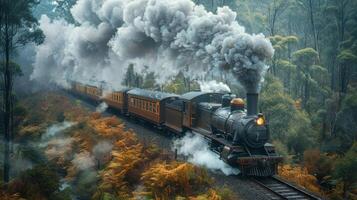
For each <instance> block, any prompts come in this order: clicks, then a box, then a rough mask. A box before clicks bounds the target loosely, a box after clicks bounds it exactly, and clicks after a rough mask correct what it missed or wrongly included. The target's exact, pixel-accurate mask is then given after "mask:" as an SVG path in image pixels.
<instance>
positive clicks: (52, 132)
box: [41, 121, 75, 141]
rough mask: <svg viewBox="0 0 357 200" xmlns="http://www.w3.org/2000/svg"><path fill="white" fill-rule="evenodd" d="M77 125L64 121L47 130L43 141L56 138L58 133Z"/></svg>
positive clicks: (42, 137) (42, 138)
mask: <svg viewBox="0 0 357 200" xmlns="http://www.w3.org/2000/svg"><path fill="white" fill-rule="evenodd" d="M74 124H75V123H74V122H68V121H63V122H61V123H58V124H53V125H51V126H50V127H48V128H47V130H46V132H45V133H44V134H43V135H42V136H41V140H43V141H44V140H48V139H50V138H52V137H54V136H56V135H57V134H58V133H61V132H62V131H64V130H65V129H67V128H69V127H71V126H73V125H74Z"/></svg>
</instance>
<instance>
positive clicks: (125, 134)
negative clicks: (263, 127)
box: [0, 0, 357, 199]
mask: <svg viewBox="0 0 357 200" xmlns="http://www.w3.org/2000/svg"><path fill="white" fill-rule="evenodd" d="M356 38H357V0H289V1H285V0H169V1H168V0H40V1H37V0H21V1H20V0H19V1H11V0H0V47H1V48H0V56H1V57H0V74H1V78H0V84H1V93H0V96H1V100H0V103H1V105H2V106H1V116H0V121H1V131H0V133H1V135H2V137H1V138H2V141H3V142H2V143H1V146H0V172H1V175H0V178H1V181H0V195H3V196H6V198H8V199H18V198H20V197H21V198H25V199H119V198H120V197H124V199H128V198H136V197H137V196H135V195H137V193H141V192H148V193H150V195H151V196H150V195H148V196H146V197H148V198H153V199H165V198H168V199H170V198H179V197H181V196H183V197H185V198H186V199H196V198H197V199H198V198H200V197H203V199H204V198H206V199H214V198H213V197H215V195H217V196H219V199H236V198H237V196H238V197H240V198H241V199H245V198H244V197H243V196H240V195H242V194H241V193H239V192H238V194H235V193H234V191H233V192H232V194H231V190H232V189H231V188H229V187H228V188H217V187H216V186H215V185H214V184H213V183H211V182H210V181H209V180H208V178H207V177H208V175H207V177H206V175H204V172H203V171H204V170H208V171H209V173H211V172H214V173H221V175H222V176H226V177H228V176H233V175H236V174H238V171H237V170H236V169H233V168H231V167H230V166H228V165H226V164H225V163H224V162H222V160H221V159H220V157H219V156H217V157H215V154H214V153H213V151H209V150H210V147H209V145H211V144H210V143H207V144H206V143H205V140H204V139H203V138H201V137H198V138H196V137H195V136H194V135H191V133H187V134H186V136H185V137H183V138H180V139H173V140H172V145H173V148H172V149H169V150H168V151H171V150H173V151H175V150H176V153H178V154H179V156H184V157H186V158H187V159H186V160H185V161H183V162H182V163H179V162H178V163H175V161H173V160H172V159H171V158H170V159H167V158H166V157H165V156H166V155H165V151H164V150H162V152H161V150H160V151H159V150H157V149H160V147H156V146H155V147H152V146H150V145H147V144H142V143H141V142H139V139H138V138H137V136H136V134H135V133H134V132H135V131H133V133H132V132H131V131H132V130H130V131H129V130H127V129H126V128H125V127H126V124H125V122H123V121H121V120H119V121H117V119H116V120H114V118H110V117H108V116H107V115H108V114H107V111H108V110H111V108H110V105H108V104H106V103H105V102H102V103H100V104H98V105H95V106H94V108H93V110H92V111H88V110H86V108H85V107H86V104H84V103H81V102H80V100H74V99H73V98H74V97H69V96H66V95H67V94H65V92H64V91H65V90H69V89H72V88H71V87H73V83H74V81H76V82H79V83H81V84H87V85H90V86H95V87H98V88H100V89H103V94H101V97H100V98H101V99H104V98H105V97H106V95H108V94H111V92H114V91H119V90H121V89H125V88H142V89H147V90H150V91H158V92H166V93H170V94H177V95H182V94H184V93H187V92H190V91H202V92H221V93H233V94H235V95H236V96H237V97H239V98H242V99H243V102H244V103H247V99H248V98H247V93H248V94H255V93H258V94H259V104H258V112H259V113H263V114H264V119H265V120H266V121H267V124H268V125H269V134H270V138H269V143H271V144H272V145H273V146H274V147H275V149H276V151H277V153H278V154H279V155H281V156H282V157H283V158H284V160H283V162H282V163H281V164H280V166H279V169H278V171H279V175H280V176H281V177H283V178H286V179H287V180H289V181H291V182H293V183H295V184H297V185H299V186H302V187H304V188H305V189H307V190H309V191H313V192H314V193H316V194H319V195H321V196H323V197H325V198H328V199H357V167H356V166H357V41H356ZM71 98H72V99H71ZM55 105H58V106H57V107H56V106H55ZM69 108H71V110H68V109H69ZM36 109H38V110H39V111H38V112H37V110H36ZM210 109H211V108H210ZM98 113H99V115H100V114H102V116H101V117H99V116H98ZM107 117H108V118H107ZM111 124H112V125H113V127H114V128H113V129H115V130H112V131H113V132H115V133H116V134H117V135H115V134H113V132H111V131H110V130H111V129H110V126H111ZM57 129H58V131H56V130H57ZM188 132H189V131H188ZM138 135H139V133H138ZM139 138H140V137H139ZM118 141H122V142H121V143H120V142H118ZM190 142H191V143H190ZM124 143H125V144H124ZM144 143H145V142H144ZM69 144H70V145H69ZM192 144H195V145H192ZM60 149H61V151H60ZM134 149H135V150H134ZM137 149H140V151H139V150H137ZM129 150H132V151H129ZM177 150H178V152H177ZM57 151H59V152H57ZM123 152H124V153H125V154H127V155H130V156H131V158H132V159H131V158H130V159H131V160H130V159H129V158H128V157H125V156H124V155H123ZM103 155H104V156H103ZM108 155H110V156H108ZM106 156H108V157H110V158H108V159H107V157H106ZM100 157H105V158H103V160H101V158H100ZM106 159H107V160H106ZM166 159H167V160H166ZM123 160H126V161H128V162H127V163H121V162H122V161H123ZM129 160H130V161H129ZM144 160H145V161H144ZM146 161H147V162H146ZM128 163H130V164H131V165H130V167H129V164H128ZM148 163H149V164H148ZM125 164H126V165H125ZM119 165H120V166H122V168H120V167H118V166H119ZM124 165H125V167H123V166H124ZM138 166H142V168H140V167H138ZM126 167H127V168H126ZM119 168H120V170H121V171H120V170H119ZM124 168H125V169H124ZM139 168H140V169H139ZM134 169H136V170H134ZM163 169H165V170H168V171H170V170H172V171H170V173H172V174H174V172H177V173H182V174H185V173H186V172H187V173H188V172H197V174H199V175H197V177H192V180H191V179H190V181H191V183H193V182H194V183H197V185H200V188H195V187H194V186H192V185H190V183H187V184H186V182H185V184H186V185H185V184H183V183H182V182H180V181H182V180H181V179H177V178H176V176H178V177H180V175H181V176H183V175H182V174H175V175H172V177H171V178H172V180H171V179H168V180H167V182H166V184H169V183H171V182H170V181H173V180H176V181H178V182H179V183H177V184H178V185H181V186H182V185H184V186H182V188H179V189H177V190H176V189H173V190H172V191H173V192H172V193H164V192H163V193H162V194H161V193H158V191H164V189H162V188H160V189H158V188H159V186H158V185H160V184H163V183H162V182H160V183H159V182H157V183H156V182H155V183H154V182H150V181H152V180H154V179H153V177H155V178H157V179H161V180H162V181H163V178H162V177H156V176H154V175H155V174H158V176H160V175H162V174H164V172H163V171H164V170H163ZM179 169H181V170H183V171H180V170H179ZM140 170H141V171H140ZM175 170H176V171H175ZM201 170H202V171H201ZM124 171H125V173H124ZM165 172H166V171H165ZM201 172H202V173H201ZM161 173H162V174H161ZM108 174H112V175H113V174H114V175H113V176H115V177H116V178H117V179H115V180H112V179H110V176H109V175H108ZM201 175H202V177H201ZM108 176H109V177H108ZM162 176H164V175H162ZM174 176H175V177H174ZM34 177H42V179H43V180H46V181H47V180H50V179H52V180H53V181H49V182H48V183H47V182H46V184H48V185H50V186H48V187H49V188H50V189H48V190H45V189H44V188H42V187H44V186H43V185H41V184H42V183H40V182H41V181H37V179H34V180H35V181H33V182H31V181H30V180H31V179H32V178H34ZM85 177H88V179H85ZM118 177H119V178H118ZM205 178H207V180H206V179H205ZM39 179H40V178H39ZM165 180H166V179H165ZM199 180H202V182H200V183H199ZM190 181H188V182H190ZM180 183H182V184H180ZM150 184H152V185H153V186H152V187H149V186H148V185H150ZM156 184H157V185H156ZM30 185H35V186H33V187H32V186H30ZM89 185H90V186H89ZM109 185H110V188H111V189H108V188H109ZM203 185H205V186H203ZM156 186H157V187H158V188H156ZM201 186H202V187H201ZM86 187H87V188H88V191H89V192H88V193H86V192H85V191H86ZM21 188H22V189H21ZM64 188H68V190H66V189H64ZM226 189H227V190H226ZM191 190H192V191H195V192H198V191H200V192H201V191H207V192H206V193H194V192H193V193H192V191H191ZM228 190H229V192H227V191H228ZM233 190H234V189H233ZM165 191H166V190H165ZM188 191H190V192H188ZM34 193H37V194H38V196H36V195H34ZM228 193H229V194H228ZM124 194H125V195H124ZM158 194H160V195H162V196H161V197H162V198H161V197H158V196H157V197H154V196H155V195H158ZM225 195H227V196H225ZM235 195H236V196H235ZM144 196H145V195H144Z"/></svg>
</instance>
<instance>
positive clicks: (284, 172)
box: [279, 165, 321, 194]
mask: <svg viewBox="0 0 357 200" xmlns="http://www.w3.org/2000/svg"><path fill="white" fill-rule="evenodd" d="M279 175H280V176H281V177H282V178H284V179H286V180H289V181H291V182H293V183H295V184H297V185H299V186H301V187H303V188H306V189H308V190H310V191H313V192H315V193H318V194H321V189H320V186H319V185H318V183H317V179H316V177H315V176H313V175H311V174H309V172H308V170H307V168H305V167H298V166H296V167H295V166H291V165H283V166H279Z"/></svg>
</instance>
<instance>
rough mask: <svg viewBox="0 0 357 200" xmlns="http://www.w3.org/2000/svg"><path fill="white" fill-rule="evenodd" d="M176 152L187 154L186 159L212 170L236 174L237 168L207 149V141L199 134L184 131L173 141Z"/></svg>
mask: <svg viewBox="0 0 357 200" xmlns="http://www.w3.org/2000/svg"><path fill="white" fill-rule="evenodd" d="M174 148H175V149H177V153H178V154H181V155H184V156H188V161H189V162H191V163H194V164H197V165H200V166H204V167H207V168H208V169H210V170H213V171H217V170H219V171H222V172H223V173H224V174H225V175H231V174H238V173H239V170H238V169H235V168H232V167H230V166H229V165H227V164H226V163H224V162H223V161H222V160H220V159H219V157H218V155H216V154H214V153H213V152H212V151H210V150H209V146H208V144H207V141H206V140H205V139H204V138H202V137H201V136H199V135H197V134H196V135H195V134H192V133H189V132H188V133H186V135H185V136H184V137H183V138H181V139H178V140H175V141H174Z"/></svg>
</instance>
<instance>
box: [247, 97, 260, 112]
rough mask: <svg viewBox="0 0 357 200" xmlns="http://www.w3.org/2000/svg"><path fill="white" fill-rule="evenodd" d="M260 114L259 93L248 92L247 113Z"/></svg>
mask: <svg viewBox="0 0 357 200" xmlns="http://www.w3.org/2000/svg"><path fill="white" fill-rule="evenodd" d="M257 114H258V93H247V115H248V116H251V115H257Z"/></svg>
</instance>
